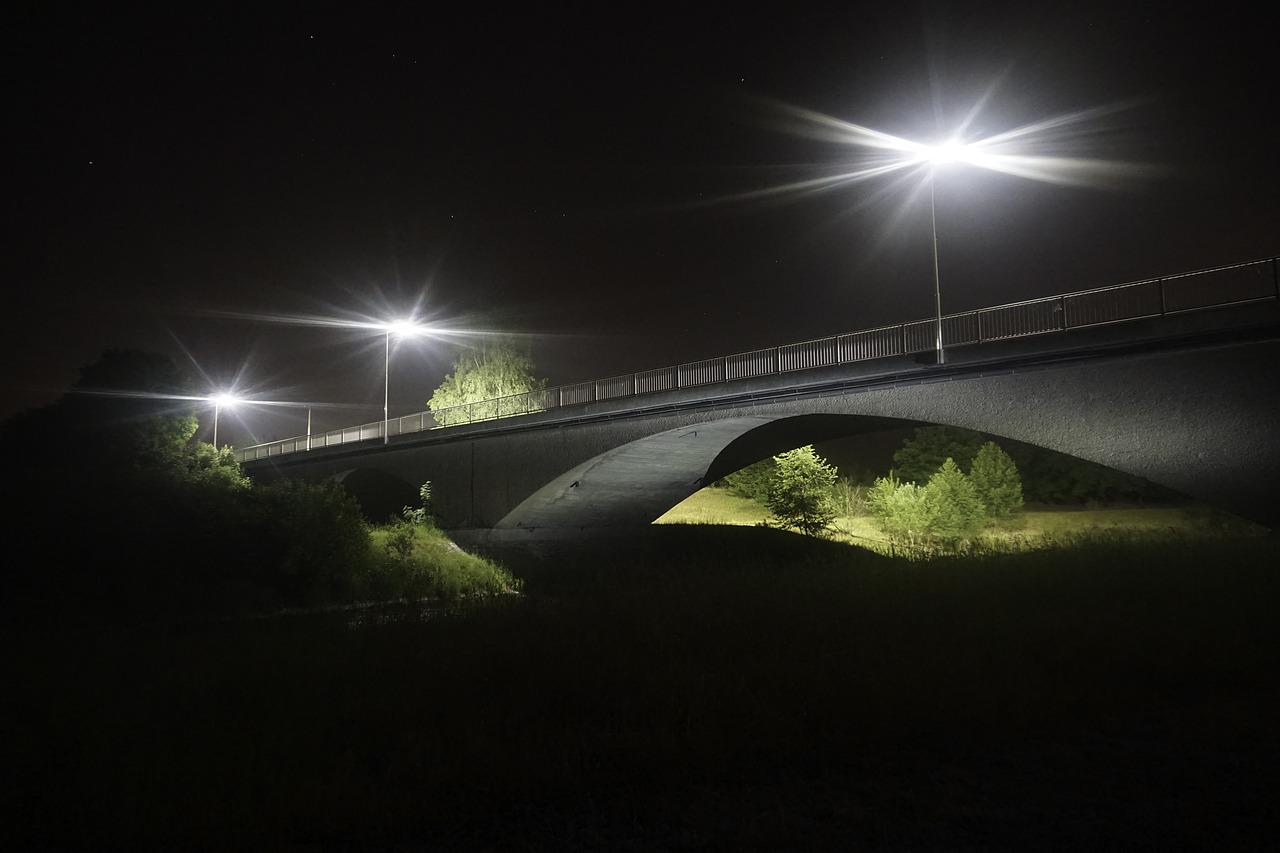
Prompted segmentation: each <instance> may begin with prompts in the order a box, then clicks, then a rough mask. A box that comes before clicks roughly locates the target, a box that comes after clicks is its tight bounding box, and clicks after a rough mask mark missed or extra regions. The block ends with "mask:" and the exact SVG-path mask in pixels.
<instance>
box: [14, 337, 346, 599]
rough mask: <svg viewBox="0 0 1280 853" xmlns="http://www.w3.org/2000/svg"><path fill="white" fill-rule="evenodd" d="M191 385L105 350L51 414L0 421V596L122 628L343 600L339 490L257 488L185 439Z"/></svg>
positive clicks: (229, 461)
mask: <svg viewBox="0 0 1280 853" xmlns="http://www.w3.org/2000/svg"><path fill="white" fill-rule="evenodd" d="M197 405H199V402H198V399H197V398H196V396H195V394H194V392H193V383H192V380H191V378H190V377H189V376H187V375H185V374H184V372H183V371H182V370H180V369H179V368H178V367H177V365H175V364H174V363H173V361H172V360H170V359H168V358H167V357H165V356H161V355H156V354H152V353H145V352H138V351H132V350H111V351H108V352H106V353H105V354H103V356H102V357H101V358H100V359H99V360H98V361H97V362H95V363H93V364H91V365H89V366H87V367H85V368H84V369H83V370H82V371H81V373H80V377H79V379H78V381H77V382H76V383H75V385H74V386H73V387H72V388H71V389H70V390H69V391H68V392H67V393H66V394H64V395H63V396H62V397H61V398H59V399H58V400H57V401H55V402H54V403H52V404H50V405H48V406H44V407H42V408H38V409H34V410H30V411H27V412H24V413H22V414H19V415H17V416H15V417H13V418H11V419H9V420H8V421H6V422H4V423H3V424H2V425H0V450H2V451H3V458H4V459H5V460H6V463H7V465H6V467H7V470H8V475H9V476H8V477H7V478H6V487H7V490H8V492H9V495H8V497H9V501H8V505H9V506H10V508H11V509H10V512H9V522H10V524H9V529H10V534H9V536H8V537H6V538H7V540H8V541H7V543H6V545H7V550H8V551H9V555H10V556H9V558H8V559H6V560H4V561H3V562H4V569H3V570H0V571H3V573H4V574H3V581H4V583H5V586H6V587H7V590H6V594H5V599H6V601H7V602H8V603H9V604H10V605H11V606H14V607H19V608H24V607H38V608H48V607H51V606H53V607H60V608H63V607H66V608H74V609H75V610H76V611H77V612H101V613H103V614H109V615H112V616H116V617H121V618H126V619H148V618H156V617H159V616H163V615H166V614H171V613H188V614H189V613H200V612H202V611H203V612H225V611H227V610H228V609H245V608H260V607H270V606H279V605H296V604H307V603H316V602H320V601H328V600H334V599H339V598H343V597H349V595H350V594H351V592H352V590H353V588H354V586H355V585H356V584H357V583H358V580H359V578H358V574H359V571H360V569H361V568H362V567H363V566H364V563H365V560H366V557H367V553H368V534H367V529H366V527H365V524H364V520H363V518H362V517H361V514H360V510H359V507H358V505H357V504H356V503H355V502H354V501H353V500H352V499H351V498H350V497H348V496H347V495H346V493H345V492H343V491H342V490H341V488H340V487H339V486H317V485H311V484H305V483H296V482H286V483H281V484H276V485H270V486H258V485H254V484H252V483H250V482H249V480H248V479H247V478H246V477H245V476H244V475H243V473H242V472H241V471H240V468H239V465H238V464H237V463H236V462H235V459H234V457H233V456H232V454H231V452H230V450H227V449H223V450H218V449H215V448H214V447H213V446H212V445H209V444H207V443H204V442H199V441H196V440H195V439H194V436H195V433H196V428H197V421H196V418H195V414H194V412H195V409H196V406H197Z"/></svg>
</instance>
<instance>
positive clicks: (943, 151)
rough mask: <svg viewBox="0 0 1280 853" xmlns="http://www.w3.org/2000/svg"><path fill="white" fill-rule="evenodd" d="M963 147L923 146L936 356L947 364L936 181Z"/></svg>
mask: <svg viewBox="0 0 1280 853" xmlns="http://www.w3.org/2000/svg"><path fill="white" fill-rule="evenodd" d="M963 149H964V146H963V145H961V144H960V143H958V142H954V141H952V142H944V143H942V144H941V145H929V146H925V147H924V148H923V153H924V156H925V159H926V160H927V161H928V163H929V227H930V229H931V230H932V232H933V309H934V318H935V332H936V339H935V356H934V357H935V360H936V363H937V364H945V363H946V360H947V354H946V351H945V350H944V349H943V347H942V276H941V275H940V273H939V265H938V204H937V198H936V193H935V191H934V183H935V182H936V181H937V177H938V167H939V166H941V165H944V164H946V163H953V162H955V161H956V160H958V159H960V157H961V156H962V152H963Z"/></svg>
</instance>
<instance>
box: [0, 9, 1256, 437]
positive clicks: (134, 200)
mask: <svg viewBox="0 0 1280 853" xmlns="http://www.w3.org/2000/svg"><path fill="white" fill-rule="evenodd" d="M346 5H347V9H346V10H343V11H333V10H331V9H330V7H328V6H325V5H321V4H306V5H301V4H300V5H293V4H283V3H273V4H257V5H253V6H243V7H240V6H235V5H233V4H171V6H170V7H165V6H156V5H154V4H149V5H147V6H146V7H140V8H138V9H136V10H134V11H129V8H128V6H127V5H116V4H92V5H84V6H83V7H76V6H73V5H66V4H63V5H60V6H55V5H51V4H28V5H27V7H26V9H25V11H13V10H10V11H9V12H7V13H6V17H7V18H8V21H7V25H6V27H5V29H6V35H5V43H6V44H5V54H6V58H5V61H6V63H7V64H9V65H10V66H11V67H10V68H9V69H8V72H9V73H8V74H7V75H6V78H7V80H8V84H7V86H6V91H7V95H8V97H7V98H6V113H7V115H6V118H7V120H6V122H5V125H6V137H7V141H8V144H9V151H10V154H9V156H8V158H7V162H8V167H9V168H8V170H7V177H6V182H5V183H6V189H5V197H6V202H7V203H6V205H5V208H6V211H7V215H6V221H5V231H6V234H7V236H8V240H7V241H6V242H7V243H8V248H7V249H6V250H5V252H4V255H3V257H4V269H3V274H4V291H3V292H4V310H3V312H2V315H3V324H4V327H3V334H4V341H5V357H4V359H3V365H4V367H3V376H2V381H0V387H2V388H3V397H2V404H3V408H2V409H0V416H4V417H7V416H9V415H10V414H12V413H13V412H15V411H18V410H21V409H24V408H28V407H31V406H36V405H41V404H44V403H47V402H50V401H51V400H53V399H54V398H55V397H56V396H57V395H58V394H59V393H61V392H62V391H63V390H65V389H66V388H67V387H68V386H69V385H70V384H71V383H72V382H74V380H75V377H76V375H77V370H78V368H79V367H80V366H82V365H84V364H86V363H89V362H91V361H93V360H95V359H96V358H97V357H98V355H99V354H101V353H102V352H103V351H104V350H106V349H108V348H112V347H131V348H141V349H147V350H154V351H160V352H165V353H170V354H172V355H173V356H174V357H175V358H177V359H178V360H179V361H180V362H182V363H183V364H185V365H186V366H187V367H188V368H190V369H191V370H192V371H193V373H195V374H196V375H198V376H201V377H202V379H201V381H202V382H206V383H207V385H208V387H209V389H210V390H213V389H214V388H216V387H221V386H225V385H229V384H231V383H233V382H237V383H238V386H239V388H240V390H241V391H243V392H249V393H253V394H255V395H256V396H258V397H260V398H262V399H264V400H276V401H290V402H295V403H299V404H301V406H300V407H297V408H283V407H265V408H253V409H246V410H244V411H242V412H241V413H240V415H241V417H242V421H237V418H236V417H233V416H229V415H224V416H223V419H222V422H221V424H220V438H221V439H222V440H223V442H224V443H225V442H228V441H229V442H232V443H235V444H239V445H243V444H248V443H252V442H253V441H255V440H271V439H276V438H283V437H287V436H290V435H297V434H300V433H302V432H304V431H305V419H306V404H311V405H312V406H313V410H314V417H315V427H314V428H315V429H316V430H317V431H320V430H323V429H330V428H335V427H338V426H342V425H350V424H356V423H361V422H370V421H375V420H380V419H381V415H382V393H383V349H382V347H383V340H382V338H381V337H379V336H378V335H377V334H376V333H372V334H370V333H368V332H365V333H363V334H361V333H359V332H357V331H353V330H344V329H341V328H324V327H314V326H313V327H307V326H294V325H288V324H284V323H278V322H265V321H263V320H260V319H259V320H255V319H252V318H253V317H268V316H272V317H299V316H308V317H318V316H323V317H329V318H334V319H348V320H359V319H365V320H375V319H381V318H390V317H401V316H404V315H406V314H409V313H411V312H415V311H416V313H417V314H418V316H419V318H420V319H423V320H425V321H429V322H432V323H435V324H438V325H439V326H441V327H448V328H450V329H454V330H477V331H485V332H490V333H494V332H497V333H502V334H505V335H510V336H513V337H512V338H511V339H512V340H514V341H515V342H516V343H517V344H518V345H519V346H521V347H524V348H527V349H528V350H529V351H530V353H531V355H532V356H533V358H534V361H535V362H536V364H537V365H538V373H539V375H540V376H543V377H545V378H547V379H548V380H549V381H550V383H551V384H553V385H556V384H563V383H568V382H575V381H580V380H585V379H593V378H601V377H605V376H609V375H614V374H618V373H624V372H631V371H635V370H643V369H647V368H653V367H661V366H666V365H669V364H674V363H677V362H680V361H688V360H693V359H697V358H703V357H709V356H714V355H723V354H727V353H733V352H740V351H744V350H750V349H756V348H759V347H763V346H768V345H775V344H781V343H787V342H791V341H797V340H804V339H808V338H814V337H821V336H825V335H828V334H833V333H838V332H842V331H850V330H854V329H859V328H868V327H872V326H876V325H880V324H886V323H893V322H901V321H906V320H914V319H920V318H923V317H927V316H930V315H931V313H932V286H933V283H932V256H931V254H930V246H929V241H930V228H929V207H928V194H927V191H926V192H924V193H921V192H920V188H921V186H922V185H923V184H922V180H921V179H920V177H919V174H916V175H915V177H914V178H911V177H910V176H904V175H903V174H901V173H897V174H895V175H894V176H891V177H887V178H880V179H876V180H868V181H862V182H857V183H848V184H844V185H841V186H838V187H837V188H835V189H832V190H830V191H828V192H823V193H789V194H787V193H784V194H773V193H768V192H765V191H767V190H770V189H771V188H776V187H779V186H782V185H785V184H788V183H794V182H798V181H805V180H811V179H814V178H818V177H822V176H829V175H832V174H837V173H841V172H845V171H848V170H849V169H852V168H857V165H858V163H859V162H860V159H861V158H864V157H865V156H866V154H867V152H866V151H865V150H862V149H858V148H855V147H852V146H849V145H846V144H839V143H835V142H831V141H824V140H821V139H816V138H813V136H812V135H811V134H809V135H806V134H805V133H804V132H803V129H804V128H805V127H808V128H810V129H813V128H814V127H816V125H813V124H808V125H806V124H804V123H802V122H800V121H798V120H797V118H796V113H795V112H794V111H793V109H791V108H794V109H800V110H809V111H813V112H816V113H819V114H823V115H827V116H831V117H834V118H836V119H839V120H842V121H846V122H853V123H856V124H859V125H863V126H866V127H871V128H875V129H878V130H882V131H885V132H888V133H892V134H896V135H898V136H902V137H907V138H910V139H914V140H919V141H925V142H932V141H935V140H940V139H942V138H945V137H946V136H948V135H949V134H950V133H951V132H952V131H953V130H954V129H956V128H958V127H963V128H964V134H965V138H966V139H969V138H979V137H984V136H989V135H993V134H996V133H1000V132H1003V131H1007V130H1011V129H1014V128H1018V127H1022V126H1025V125H1029V124H1033V123H1036V122H1040V121H1043V120H1046V119H1052V118H1055V117H1059V116H1065V115H1077V114H1082V115H1083V117H1082V118H1081V119H1080V120H1078V121H1076V122H1073V123H1070V124H1067V125H1065V126H1064V127H1063V128H1059V129H1058V130H1057V131H1054V132H1053V133H1050V134H1047V135H1043V136H1042V137H1038V139H1039V147H1038V148H1037V149H1036V150H1035V153H1036V154H1040V155H1051V154H1061V155H1063V156H1071V157H1087V158H1095V159H1099V160H1108V161H1116V162H1118V163H1123V164H1124V166H1123V168H1120V169H1116V170H1112V171H1108V172H1107V173H1106V174H1105V177H1099V179H1098V180H1096V181H1094V182H1092V185H1090V186H1064V185H1059V184H1055V183H1042V182H1037V181H1033V180H1028V179H1026V178H1022V177H1016V176H1011V175H1004V174H999V173H996V172H990V171H985V170H980V169H977V168H974V167H971V166H957V167H954V168H952V169H948V170H946V171H945V173H942V174H940V176H939V179H938V181H937V184H936V191H937V211H938V229H939V232H938V239H939V253H940V267H941V280H942V298H943V310H944V311H946V312H951V311H960V310H966V309H972V308H976V307H980V306H984V305H993V304H999V303H1002V302H1008V301H1014V300H1019V299H1025V298H1031V297H1036V296H1044V295H1051V294H1055V293H1061V292H1067V291H1072V290H1080V289H1085V288H1089V287H1096V286H1102V285H1108V284H1116V283H1121V282H1124V281H1131V280H1136V279H1142V278H1149V277H1154V276H1158V275H1163V274H1169V273H1176V272H1182V271H1188V270H1192V269H1197V268H1202V267H1208V266H1215V265H1220V264H1226V263H1232V262H1237V261H1244V260H1252V259H1255V258H1260V257H1267V256H1270V255H1273V254H1277V253H1280V239H1277V233H1278V232H1280V169H1278V168H1277V165H1276V162H1277V157H1276V153H1275V151H1276V146H1277V140H1278V138H1280V136H1278V134H1277V131H1278V130H1280V103H1278V101H1280V99H1278V98H1277V95H1276V93H1277V91H1278V90H1280V87H1278V86H1277V84H1278V83H1280V72H1278V71H1277V67H1278V66H1277V62H1278V61H1280V50H1278V49H1277V47H1276V41H1275V38H1274V30H1273V28H1272V27H1271V23H1270V21H1269V20H1268V18H1269V16H1268V15H1267V14H1266V10H1265V4H1252V8H1253V9H1254V11H1252V12H1249V13H1235V14H1227V11H1226V10H1228V9H1229V8H1230V7H1229V6H1228V5H1225V4H1197V5H1198V6H1200V7H1202V8H1203V11H1197V12H1190V11H1176V10H1174V9H1173V4H1170V6H1169V8H1168V9H1167V10H1166V11H1165V12H1163V13H1153V12H1150V11H1146V10H1145V9H1146V7H1147V6H1148V4H1115V3H1107V4H1088V3H1068V2H1063V3H1055V4H1043V5H1045V6H1047V7H1050V8H1049V9H1048V10H1036V9H1033V8H1031V7H1036V6H1039V5H1041V4H1035V3H1027V2H1025V0H1024V2H1018V3H983V4H975V3H955V4H946V3H923V4H913V3H907V4H857V3H843V4H812V5H807V4H803V3H793V4H785V5H780V4H723V5H721V4H705V5H700V4H689V6H688V7H686V8H682V9H680V10H679V11H663V8H665V7H660V6H655V5H654V4H618V5H617V6H615V5H614V4H595V5H594V6H557V5H556V4H538V6H537V8H536V10H533V11H521V12H511V11H506V10H503V8H502V6H503V4H457V6H456V7H455V8H453V9H451V10H450V9H442V8H440V7H439V4H428V3H415V4H407V3H406V4H403V5H402V7H400V8H396V7H389V8H381V9H380V8H379V7H378V6H377V5H376V4H374V5H365V4H361V5H360V7H359V9H358V10H357V6H356V4H346ZM1125 5H1128V6H1133V7H1142V8H1143V11H1138V10H1136V9H1131V10H1124V9H1115V8H1110V7H1112V6H1125ZM463 6H466V7H467V9H466V10H465V11H464V10H463V8H462V7H463ZM1244 8H1249V7H1244ZM977 9H980V10H981V11H976V10H977ZM466 341H467V339H466V338H461V337H456V336H448V337H440V338H435V339H428V340H422V341H415V342H412V343H404V344H402V345H400V346H399V347H397V348H396V350H395V351H394V353H393V364H392V373H391V397H392V403H391V410H392V415H393V416H394V415H396V414H408V413H410V412H415V411H420V410H422V409H424V408H425V402H426V399H427V397H428V396H429V395H430V393H431V391H432V390H433V389H434V388H435V387H436V386H437V385H438V384H439V383H440V381H441V380H442V378H443V376H444V374H445V373H446V372H447V371H448V370H449V365H450V362H451V361H452V360H453V358H454V357H455V355H456V352H457V347H458V346H459V345H463V344H465V343H466ZM210 421H211V414H210V413H205V414H204V416H203V417H202V423H203V424H204V426H205V432H204V433H202V435H203V436H204V437H205V438H208V434H207V428H208V426H209V423H210Z"/></svg>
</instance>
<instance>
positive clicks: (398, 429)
mask: <svg viewBox="0 0 1280 853" xmlns="http://www.w3.org/2000/svg"><path fill="white" fill-rule="evenodd" d="M1278 260H1280V259H1277V258H1274V257H1273V258H1265V259H1262V260H1257V261H1249V262H1247V263H1242V264H1232V265H1230V266H1224V267H1214V268H1212V269H1206V270H1197V271H1195V272H1189V273H1182V274H1179V275H1173V276H1166V277H1164V278H1153V279H1147V280H1144V281H1135V282H1130V283H1127V284H1119V285H1113V286H1110V287H1100V288H1095V289H1093V290H1082V291H1078V292H1075V293H1067V294H1063V295H1060V296H1048V297H1043V298H1040V299H1030V300H1027V301H1025V302H1014V303H1011V304H1008V305H997V306H994V307H992V308H983V309H981V310H978V311H969V312H965V313H961V314H948V315H945V316H943V317H942V340H943V345H944V346H945V347H946V348H948V349H950V348H954V347H960V346H966V345H970V344H977V343H985V342H987V341H998V340H1007V339H1011V338H1020V337H1027V336H1031V335H1044V334H1052V333H1055V332H1065V331H1067V330H1068V329H1078V328H1084V327H1088V326H1102V325H1107V324H1111V323H1123V322H1129V321H1134V320H1142V319H1145V318H1148V317H1159V316H1163V315H1168V314H1178V313H1182V312H1188V311H1202V310H1207V309H1211V308H1219V307H1222V306H1226V305H1236V304H1240V303H1245V302H1258V301H1263V300H1275V299H1277V298H1280V279H1278V278H1277V262H1278ZM936 344H937V320H936V319H930V320H916V321H914V322H910V323H901V324H898V325H894V326H882V327H880V328H876V329H865V330H861V331H856V332H848V333H846V334H840V335H835V336H833V337H827V338H818V339H815V340H810V341H800V342H798V343H792V344H784V345H782V346H777V347H768V348H766V349H758V350H753V351H751V352H744V353H738V354H736V355H728V356H720V357H717V358H707V359H703V360H701V361H694V362H689V363H686V364H678V365H674V366H672V367H661V368H657V369H655V370H644V371H641V372H639V373H628V374H623V375H621V376H613V377H610V378H608V379H599V380H595V381H590V382H578V383H575V384H572V385H560V386H557V387H555V388H546V389H541V390H537V391H530V392H528V393H525V394H515V395H512V396H509V397H499V398H496V399H492V400H480V401H477V402H474V403H467V404H464V405H461V406H452V407H449V408H446V409H438V410H436V411H434V412H418V413H417V414H412V415H406V416H404V417H400V418H394V419H392V420H390V421H388V423H387V434H388V436H395V435H407V434H409V433H415V432H422V431H424V430H429V429H441V428H447V427H450V426H456V425H459V424H471V423H480V422H484V421H491V420H497V419H499V418H507V417H514V416H518V415H526V414H531V413H533V412H545V411H548V410H551V409H560V408H568V407H571V406H581V405H586V404H588V403H594V402H597V401H603V400H616V399H622V398H626V397H635V396H641V395H645V394H654V393H657V392H660V391H672V390H675V389H677V388H688V387H695V386H700V385H712V384H718V383H723V382H733V381H735V380H740V379H751V378H755V377H760V376H769V375H773V374H778V373H788V372H791V371H797V370H809V369H812V368H816V367H833V366H837V365H840V364H847V363H849V362H856V361H867V360H871V359H878V358H889V357H892V356H900V355H911V354H913V353H919V352H928V351H931V350H933V349H934V348H935V346H936ZM380 438H382V421H377V422H374V423H368V424H361V425H359V426H353V427H345V428H343V429H338V430H332V431H330V432H327V433H323V434H320V435H313V436H300V437H296V438H287V439H284V440H282V441H273V442H269V443H267V444H258V445H254V446H251V447H245V448H241V449H239V450H237V451H236V458H237V459H238V460H240V461H241V462H248V461H252V460H255V459H265V458H268V457H272V456H279V455H282V454H286V453H296V452H299V451H306V450H316V449H319V448H322V447H333V446H336V445H342V444H350V443H354V442H359V441H369V440H372V439H380Z"/></svg>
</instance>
